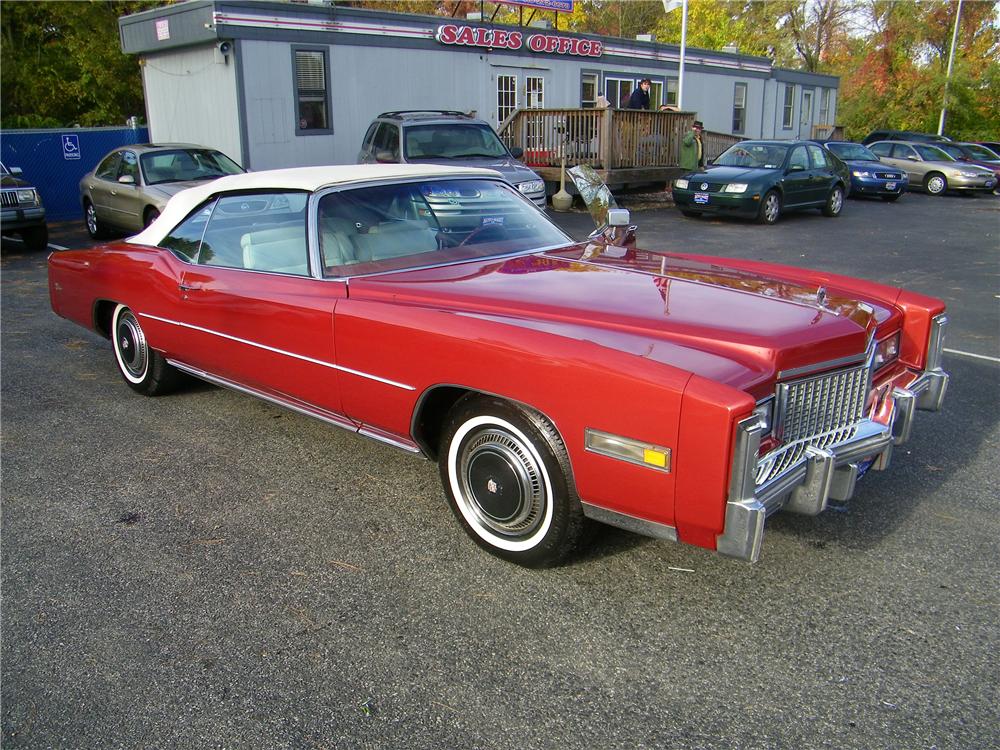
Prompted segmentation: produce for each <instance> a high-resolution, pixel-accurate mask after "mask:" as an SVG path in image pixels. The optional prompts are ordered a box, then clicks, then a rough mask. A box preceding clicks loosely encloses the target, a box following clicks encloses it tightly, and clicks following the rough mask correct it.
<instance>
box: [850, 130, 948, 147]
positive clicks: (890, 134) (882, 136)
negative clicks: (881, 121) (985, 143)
mask: <svg viewBox="0 0 1000 750" xmlns="http://www.w3.org/2000/svg"><path fill="white" fill-rule="evenodd" d="M950 140H951V138H949V137H948V136H946V135H936V134H935V133H918V132H916V131H913V130H873V131H872V132H870V133H869V134H868V135H866V136H865V137H864V139H863V140H862V141H861V143H862V145H864V146H868V145H870V144H872V143H875V142H876V141H912V142H915V143H942V142H947V141H950Z"/></svg>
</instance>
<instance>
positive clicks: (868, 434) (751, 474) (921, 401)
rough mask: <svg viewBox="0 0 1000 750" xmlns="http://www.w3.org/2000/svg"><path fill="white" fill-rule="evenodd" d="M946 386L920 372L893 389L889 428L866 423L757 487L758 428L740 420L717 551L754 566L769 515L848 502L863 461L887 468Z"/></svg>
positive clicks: (811, 511)
mask: <svg viewBox="0 0 1000 750" xmlns="http://www.w3.org/2000/svg"><path fill="white" fill-rule="evenodd" d="M947 388H948V373H946V372H944V371H943V370H941V369H940V368H936V369H934V370H930V371H927V372H924V373H923V374H922V375H921V376H920V377H919V378H917V380H916V381H914V382H913V383H912V384H911V385H910V387H909V388H906V389H903V388H896V389H894V390H893V392H892V396H891V398H892V401H893V410H892V416H891V418H890V421H889V424H887V425H886V424H881V423H879V422H875V421H873V420H871V419H864V420H862V421H861V422H859V423H858V424H857V425H856V429H855V430H854V433H853V435H852V436H851V437H850V438H848V439H846V440H844V441H843V442H841V443H837V444H835V445H831V446H828V447H827V448H817V447H815V446H809V447H808V448H807V449H806V451H805V453H804V455H803V457H802V458H801V459H800V460H799V461H798V462H796V463H795V464H793V465H792V466H791V467H789V468H788V469H787V470H786V471H784V472H783V473H781V474H779V475H778V476H776V477H774V478H773V479H770V480H768V481H767V482H765V483H764V484H762V485H761V486H759V487H758V486H756V484H755V477H756V469H757V459H758V453H759V451H760V439H761V432H762V428H761V425H760V423H759V421H758V418H757V417H755V416H753V417H748V418H747V419H744V420H742V421H741V422H739V423H738V424H737V426H736V445H735V448H734V451H733V468H732V474H731V479H730V485H729V500H728V502H727V504H726V518H725V527H724V530H723V533H722V534H719V535H718V536H717V537H716V549H717V550H718V552H719V553H720V554H723V555H726V556H727V557H735V558H738V559H740V560H746V561H747V562H756V561H757V559H758V558H759V557H760V550H761V544H762V542H763V538H764V522H765V520H766V519H767V517H768V516H769V515H771V514H772V513H775V512H777V511H778V510H781V509H785V510H788V511H791V512H795V513H803V514H806V515H816V514H818V513H822V512H823V511H824V510H826V507H827V503H828V501H829V500H830V499H833V500H841V501H843V500H848V499H850V498H851V496H852V495H853V494H854V488H855V483H856V482H857V475H858V467H859V465H860V462H861V460H862V459H865V458H871V457H874V458H875V463H874V464H873V465H872V468H873V469H875V470H879V471H881V470H884V469H887V468H888V467H889V461H890V459H891V457H892V449H893V447H894V446H896V445H902V444H903V443H905V442H906V441H907V440H908V439H909V437H910V435H911V433H912V430H913V419H914V414H915V409H923V410H929V411H937V410H938V409H940V408H941V402H942V400H943V399H944V394H945V391H946V390H947Z"/></svg>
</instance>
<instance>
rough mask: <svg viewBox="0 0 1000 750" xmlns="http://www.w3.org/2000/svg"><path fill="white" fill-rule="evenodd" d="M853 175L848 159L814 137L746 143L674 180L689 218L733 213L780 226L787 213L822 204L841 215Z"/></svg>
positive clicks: (677, 196)
mask: <svg viewBox="0 0 1000 750" xmlns="http://www.w3.org/2000/svg"><path fill="white" fill-rule="evenodd" d="M850 182H851V178H850V173H849V172H848V169H847V167H846V166H845V165H844V163H843V162H842V161H840V160H839V159H838V158H836V157H835V156H832V155H831V154H830V152H829V151H827V150H826V149H825V148H823V147H822V146H820V145H819V144H818V143H814V142H812V141H801V142H793V141H741V142H740V143H737V144H734V145H732V146H730V147H729V148H728V149H726V151H725V152H723V153H722V155H721V156H719V157H718V158H717V159H715V161H714V162H713V163H712V165H711V166H709V168H707V169H705V170H704V171H701V172H691V173H689V174H685V175H683V176H682V177H681V178H680V179H677V180H674V185H673V196H674V203H675V204H676V206H677V207H678V208H679V209H680V211H681V213H682V214H684V215H685V216H692V217H694V216H701V215H702V214H703V213H713V214H729V215H735V216H745V217H749V218H754V219H756V220H757V222H758V223H761V224H774V223H775V222H776V221H777V220H778V217H779V216H780V215H781V214H782V213H783V212H784V211H790V210H793V209H801V208H819V209H821V210H822V211H823V214H824V215H825V216H839V215H840V211H841V209H842V208H843V206H844V197H845V196H846V195H847V192H848V190H849V186H850Z"/></svg>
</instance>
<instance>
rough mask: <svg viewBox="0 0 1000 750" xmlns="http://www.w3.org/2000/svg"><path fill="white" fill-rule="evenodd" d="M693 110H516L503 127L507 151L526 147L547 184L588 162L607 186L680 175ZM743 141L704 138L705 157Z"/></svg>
mask: <svg viewBox="0 0 1000 750" xmlns="http://www.w3.org/2000/svg"><path fill="white" fill-rule="evenodd" d="M695 119H696V114H695V113H694V112H646V111H642V110H631V109H519V110H517V111H516V112H514V114H513V115H511V116H510V117H509V118H508V119H507V120H506V121H505V122H504V123H503V124H502V126H501V128H500V137H501V138H502V139H503V141H504V142H505V143H506V144H507V146H508V147H510V148H515V147H519V148H522V149H524V156H523V161H524V163H525V164H527V165H528V166H530V167H531V168H532V169H534V170H535V171H536V172H538V174H539V175H540V176H541V177H542V178H543V179H545V180H546V181H551V182H557V181H558V180H559V167H560V158H561V156H562V154H563V153H565V154H566V166H567V168H569V167H574V166H577V165H580V164H587V165H589V166H591V167H593V168H594V169H595V170H596V171H597V173H598V174H599V175H601V177H602V178H603V179H604V181H605V182H607V183H608V185H611V186H616V185H624V184H626V183H640V182H665V181H667V180H669V179H672V178H673V177H675V176H677V175H678V174H680V173H681V171H682V170H681V169H680V166H679V161H680V148H681V138H683V137H684V134H685V133H687V132H688V131H689V130H690V129H691V124H692V123H693V122H694V120H695ZM740 140H742V139H741V138H739V137H738V136H732V135H727V134H724V133H706V134H705V158H706V159H710V158H712V157H714V156H718V155H719V154H720V153H722V152H723V151H724V150H725V149H726V148H728V147H729V146H730V145H731V144H732V143H736V142H737V141H740Z"/></svg>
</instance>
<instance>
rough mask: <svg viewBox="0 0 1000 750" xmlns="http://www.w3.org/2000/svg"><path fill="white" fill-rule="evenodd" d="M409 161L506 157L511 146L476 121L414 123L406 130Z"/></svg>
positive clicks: (405, 145) (405, 151)
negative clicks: (505, 144)
mask: <svg viewBox="0 0 1000 750" xmlns="http://www.w3.org/2000/svg"><path fill="white" fill-rule="evenodd" d="M403 133H404V144H403V152H404V154H405V155H406V160H407V161H419V160H421V159H474V158H477V157H480V158H502V157H504V156H507V147H506V146H504V145H503V143H501V142H500V139H499V138H497V134H496V133H494V132H493V129H492V128H490V127H488V126H486V125H477V124H475V123H439V124H437V125H412V126H410V127H407V128H405V129H404V130H403Z"/></svg>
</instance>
